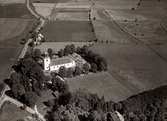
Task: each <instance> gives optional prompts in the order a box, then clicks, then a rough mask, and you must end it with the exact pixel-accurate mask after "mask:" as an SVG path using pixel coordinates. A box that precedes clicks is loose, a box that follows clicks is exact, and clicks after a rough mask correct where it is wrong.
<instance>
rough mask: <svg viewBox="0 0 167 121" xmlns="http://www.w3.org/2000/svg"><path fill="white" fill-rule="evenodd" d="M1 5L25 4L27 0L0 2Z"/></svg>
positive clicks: (4, 0) (3, 0) (1, 0)
mask: <svg viewBox="0 0 167 121" xmlns="http://www.w3.org/2000/svg"><path fill="white" fill-rule="evenodd" d="M0 3H1V4H13V3H25V0H0Z"/></svg>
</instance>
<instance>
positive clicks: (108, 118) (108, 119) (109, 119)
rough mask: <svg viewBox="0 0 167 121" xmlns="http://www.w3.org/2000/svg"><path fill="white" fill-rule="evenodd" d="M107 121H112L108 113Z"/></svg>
mask: <svg viewBox="0 0 167 121" xmlns="http://www.w3.org/2000/svg"><path fill="white" fill-rule="evenodd" d="M107 121H114V120H113V118H112V116H111V114H110V113H107Z"/></svg>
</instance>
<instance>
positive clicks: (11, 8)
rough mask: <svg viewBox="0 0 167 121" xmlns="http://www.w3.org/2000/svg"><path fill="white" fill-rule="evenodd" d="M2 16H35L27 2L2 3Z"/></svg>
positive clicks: (0, 6) (0, 8)
mask: <svg viewBox="0 0 167 121" xmlns="http://www.w3.org/2000/svg"><path fill="white" fill-rule="evenodd" d="M0 11H1V14H0V18H33V15H31V13H30V12H29V11H28V9H27V8H26V5H25V4H21V3H18V4H1V5H0Z"/></svg>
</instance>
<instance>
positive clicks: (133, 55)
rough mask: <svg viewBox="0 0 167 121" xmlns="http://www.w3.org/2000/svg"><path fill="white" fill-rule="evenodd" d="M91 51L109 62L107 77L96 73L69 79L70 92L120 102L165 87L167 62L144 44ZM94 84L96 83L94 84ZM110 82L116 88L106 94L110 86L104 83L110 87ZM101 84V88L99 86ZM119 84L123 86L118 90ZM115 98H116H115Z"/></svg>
mask: <svg viewBox="0 0 167 121" xmlns="http://www.w3.org/2000/svg"><path fill="white" fill-rule="evenodd" d="M90 49H91V50H93V51H94V52H95V53H99V54H100V55H101V56H103V57H104V58H106V60H107V62H108V74H107V75H105V76H101V77H100V76H98V74H97V75H96V74H95V76H93V77H89V75H88V76H84V77H78V78H76V79H73V80H70V81H69V85H70V89H71V90H76V89H79V88H85V89H87V90H90V91H91V92H93V93H95V92H96V93H98V94H99V95H102V94H104V96H105V98H106V99H107V100H109V99H111V100H113V101H120V100H124V99H126V98H128V97H130V96H132V95H135V94H138V93H139V92H143V91H145V90H150V89H153V88H157V87H160V86H162V85H166V84H167V82H166V78H167V75H166V71H167V62H166V61H165V60H162V59H161V58H160V57H158V55H156V54H155V53H154V52H152V51H151V50H150V49H148V48H147V47H146V46H144V45H140V44H139V45H135V44H118V43H115V44H97V45H94V46H93V47H91V48H90ZM161 51H164V50H161ZM166 55H167V53H166V51H164V56H166ZM153 60H154V61H153ZM104 77H105V78H104ZM104 79H105V81H104ZM92 80H94V81H92ZM96 81H97V83H95V82H96ZM113 81H114V82H115V81H116V82H115V83H117V86H115V87H114V89H115V88H116V89H115V90H114V91H109V90H112V88H113V87H112V86H109V84H107V85H105V84H104V83H111V85H112V83H113ZM93 82H94V83H93ZM92 83H93V84H92ZM96 84H97V85H96ZM88 85H89V86H88ZM100 85H102V87H99V86H100ZM104 85H105V86H104ZM120 85H122V86H121V88H120ZM122 87H123V90H124V89H126V91H125V90H124V91H125V92H126V93H124V94H123V93H121V92H120V90H122ZM95 88H96V89H95ZM97 89H98V90H97ZM117 89H118V90H117ZM106 90H107V91H106ZM105 91H106V92H105ZM107 92H108V93H109V92H110V95H117V96H109V94H108V93H107ZM112 93H113V94H112ZM115 97H116V99H114V98H115Z"/></svg>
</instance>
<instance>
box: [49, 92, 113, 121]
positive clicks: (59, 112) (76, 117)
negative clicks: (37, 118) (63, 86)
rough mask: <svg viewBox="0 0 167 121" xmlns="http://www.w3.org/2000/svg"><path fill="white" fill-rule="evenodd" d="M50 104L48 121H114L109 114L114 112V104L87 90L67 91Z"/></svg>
mask: <svg viewBox="0 0 167 121" xmlns="http://www.w3.org/2000/svg"><path fill="white" fill-rule="evenodd" d="M48 102H49V107H50V109H51V110H50V111H49V112H48V113H47V116H46V118H47V119H48V121H112V120H109V119H112V118H111V117H109V116H108V117H107V114H108V112H111V111H113V109H114V108H113V106H114V103H113V102H112V101H105V100H104V97H102V98H99V97H98V96H97V95H96V94H91V93H88V92H87V91H85V90H77V91H75V92H72V93H70V92H68V91H67V92H64V93H61V95H60V96H59V97H58V98H56V99H54V100H52V101H48Z"/></svg>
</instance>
